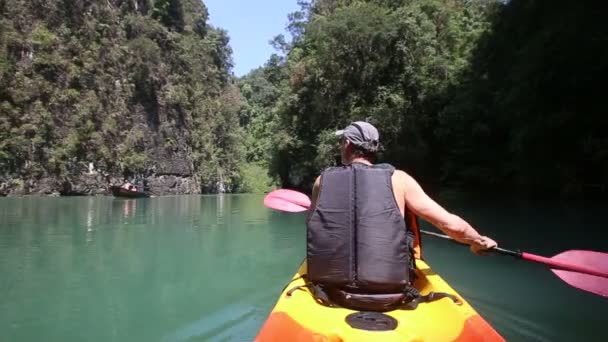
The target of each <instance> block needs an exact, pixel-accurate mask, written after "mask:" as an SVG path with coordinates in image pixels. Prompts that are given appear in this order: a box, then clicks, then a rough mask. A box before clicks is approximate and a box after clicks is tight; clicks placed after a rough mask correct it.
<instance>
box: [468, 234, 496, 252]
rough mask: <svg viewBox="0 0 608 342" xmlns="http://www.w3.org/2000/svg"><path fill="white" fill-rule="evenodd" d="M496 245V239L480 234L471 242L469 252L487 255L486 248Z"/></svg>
mask: <svg viewBox="0 0 608 342" xmlns="http://www.w3.org/2000/svg"><path fill="white" fill-rule="evenodd" d="M496 246H498V244H497V243H496V241H494V240H492V239H490V238H489V237H487V236H481V238H480V239H478V240H477V241H475V242H474V243H472V244H471V252H473V253H475V254H477V255H487V254H488V253H487V252H488V250H489V249H491V248H494V247H496Z"/></svg>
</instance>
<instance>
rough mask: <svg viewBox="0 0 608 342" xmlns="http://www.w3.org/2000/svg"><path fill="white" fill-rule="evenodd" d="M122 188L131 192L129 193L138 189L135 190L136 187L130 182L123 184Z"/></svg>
mask: <svg viewBox="0 0 608 342" xmlns="http://www.w3.org/2000/svg"><path fill="white" fill-rule="evenodd" d="M122 188H123V189H125V190H129V191H137V188H135V185H133V184H131V183H130V182H126V183H125V184H123V185H122Z"/></svg>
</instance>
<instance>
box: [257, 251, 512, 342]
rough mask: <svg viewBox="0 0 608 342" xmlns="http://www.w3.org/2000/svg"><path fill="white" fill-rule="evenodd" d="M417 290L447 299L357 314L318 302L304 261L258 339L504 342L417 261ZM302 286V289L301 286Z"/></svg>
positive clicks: (461, 300)
mask: <svg viewBox="0 0 608 342" xmlns="http://www.w3.org/2000/svg"><path fill="white" fill-rule="evenodd" d="M416 264H417V268H418V276H419V278H418V279H417V280H416V283H415V285H416V288H417V289H418V290H419V291H420V292H421V293H422V294H423V295H426V294H429V293H430V292H445V293H449V294H452V295H454V296H455V297H456V298H457V299H458V302H456V301H454V300H453V299H452V298H449V297H446V298H442V299H439V300H436V301H432V302H428V303H421V304H419V305H418V307H417V308H416V309H414V310H406V309H398V310H393V311H388V312H384V313H380V312H358V311H354V310H349V309H344V308H335V307H327V306H323V305H321V304H318V303H317V302H316V301H315V299H314V298H313V296H312V295H311V294H310V292H309V290H308V289H307V288H306V287H305V286H303V285H304V280H303V279H302V275H305V274H306V263H303V264H302V265H301V266H300V269H299V270H298V272H297V273H296V274H295V275H294V277H293V279H292V281H291V282H290V283H289V284H288V285H287V286H286V287H285V289H284V290H283V293H281V297H279V300H278V301H277V303H276V305H275V307H274V309H273V310H272V312H271V313H270V315H269V317H268V318H267V320H266V322H265V324H264V325H263V326H262V328H261V330H260V331H259V333H258V336H257V337H256V342H272V341H298V342H304V341H311V342H312V341H327V342H330V341H331V342H339V341H343V342H348V341H383V342H385V341H386V342H388V341H412V342H413V341H433V342H441V341H485V342H494V341H496V342H498V341H504V338H503V337H502V336H500V335H499V334H498V333H497V332H496V330H494V328H492V326H490V324H488V322H486V321H485V320H484V319H483V318H482V317H481V316H480V315H479V314H478V313H477V312H476V311H475V309H473V308H472V307H471V305H469V304H468V303H467V302H466V301H465V300H464V298H462V297H461V296H460V295H459V294H458V293H456V292H455V291H454V289H452V288H451V287H450V286H449V285H448V284H447V283H446V282H445V281H444V280H443V279H442V278H441V277H440V276H439V275H437V274H436V273H434V272H433V271H432V270H431V268H430V267H429V265H428V264H426V262H424V261H422V260H416ZM298 286H301V287H299V288H298Z"/></svg>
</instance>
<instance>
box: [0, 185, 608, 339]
mask: <svg viewBox="0 0 608 342" xmlns="http://www.w3.org/2000/svg"><path fill="white" fill-rule="evenodd" d="M441 203H442V204H444V205H445V206H446V207H448V208H450V209H452V210H453V211H454V212H456V213H458V214H460V215H462V216H463V217H465V218H467V219H468V220H469V221H470V222H471V223H473V224H475V225H476V226H477V227H483V228H479V229H480V230H483V232H484V233H487V234H488V235H491V236H493V237H494V238H496V240H498V241H499V242H500V243H501V244H502V245H503V246H504V247H507V248H508V247H520V248H522V249H527V250H529V251H530V252H537V253H539V254H544V255H553V254H555V253H557V252H559V251H563V250H566V249H572V248H588V249H596V250H602V251H608V239H606V228H607V227H606V225H605V222H606V219H607V218H608V213H607V212H606V211H605V208H606V205H603V204H597V203H595V204H594V203H574V204H568V205H564V204H547V203H542V202H538V203H535V202H521V203H512V202H508V201H500V202H497V201H489V200H487V199H474V198H466V197H464V196H461V195H454V194H452V195H447V194H446V195H444V196H443V197H441ZM304 239H305V230H304V226H303V216H302V214H291V215H290V214H283V213H278V212H274V211H271V210H268V209H266V208H264V207H263V206H262V196H261V195H226V196H176V197H160V198H151V199H138V200H124V199H114V198H112V197H80V198H35V197H31V198H0V294H1V296H0V341H251V340H252V339H253V338H254V337H255V335H256V333H257V331H258V329H259V328H260V326H261V324H262V323H263V322H264V320H265V318H266V316H267V314H268V312H269V310H270V309H271V307H272V306H273V304H274V302H275V300H276V298H277V295H278V294H279V292H280V290H281V289H282V288H283V286H284V285H285V283H286V281H287V280H288V279H289V278H290V277H291V275H292V274H293V273H294V271H295V269H296V266H297V265H298V264H299V263H300V261H301V260H302V258H303V256H304V251H305V240H304ZM424 247H425V249H424V254H425V258H426V259H427V261H428V262H429V263H430V264H431V265H432V266H433V267H434V269H435V270H436V271H437V272H439V273H440V274H442V275H443V277H444V278H445V279H446V280H447V281H448V282H449V283H450V284H452V286H453V287H454V288H455V289H456V290H457V291H459V292H460V293H461V294H462V295H463V296H465V297H466V298H467V299H469V301H470V302H471V304H472V305H473V306H474V307H475V308H476V309H477V310H478V311H479V312H480V313H481V314H482V315H483V316H484V317H485V318H486V319H487V320H488V321H490V322H491V323H492V324H493V325H494V326H495V327H496V328H497V330H498V331H499V332H500V333H501V334H503V335H504V336H505V337H506V338H507V339H508V340H509V341H574V340H585V341H608V327H607V326H606V325H607V323H608V300H607V299H605V298H601V297H598V296H594V295H591V294H588V293H585V292H582V291H578V290H575V289H573V288H571V287H569V286H567V285H565V284H564V283H562V282H561V281H560V280H558V279H557V278H556V277H555V276H553V275H552V274H551V272H549V271H547V270H545V269H544V268H543V267H542V266H538V265H532V264H528V263H525V262H521V261H516V260H513V259H510V258H507V257H501V256H494V257H485V258H482V257H477V256H475V255H473V254H471V253H470V252H468V251H467V250H466V248H462V247H460V246H457V245H453V244H450V243H446V242H444V241H436V240H432V239H429V238H427V239H425V241H424Z"/></svg>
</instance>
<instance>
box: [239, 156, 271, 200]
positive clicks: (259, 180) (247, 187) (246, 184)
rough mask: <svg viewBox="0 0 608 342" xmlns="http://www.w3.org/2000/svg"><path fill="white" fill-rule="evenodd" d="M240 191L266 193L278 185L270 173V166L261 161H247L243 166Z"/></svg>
mask: <svg viewBox="0 0 608 342" xmlns="http://www.w3.org/2000/svg"><path fill="white" fill-rule="evenodd" d="M240 174H241V177H242V179H241V182H240V183H241V184H240V187H239V191H240V192H246V193H266V192H269V191H272V190H273V189H275V188H277V187H278V184H277V182H276V181H274V180H273V179H272V178H271V177H270V176H269V175H268V167H267V166H266V165H264V164H260V163H245V164H243V165H242V166H241V169H240Z"/></svg>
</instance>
